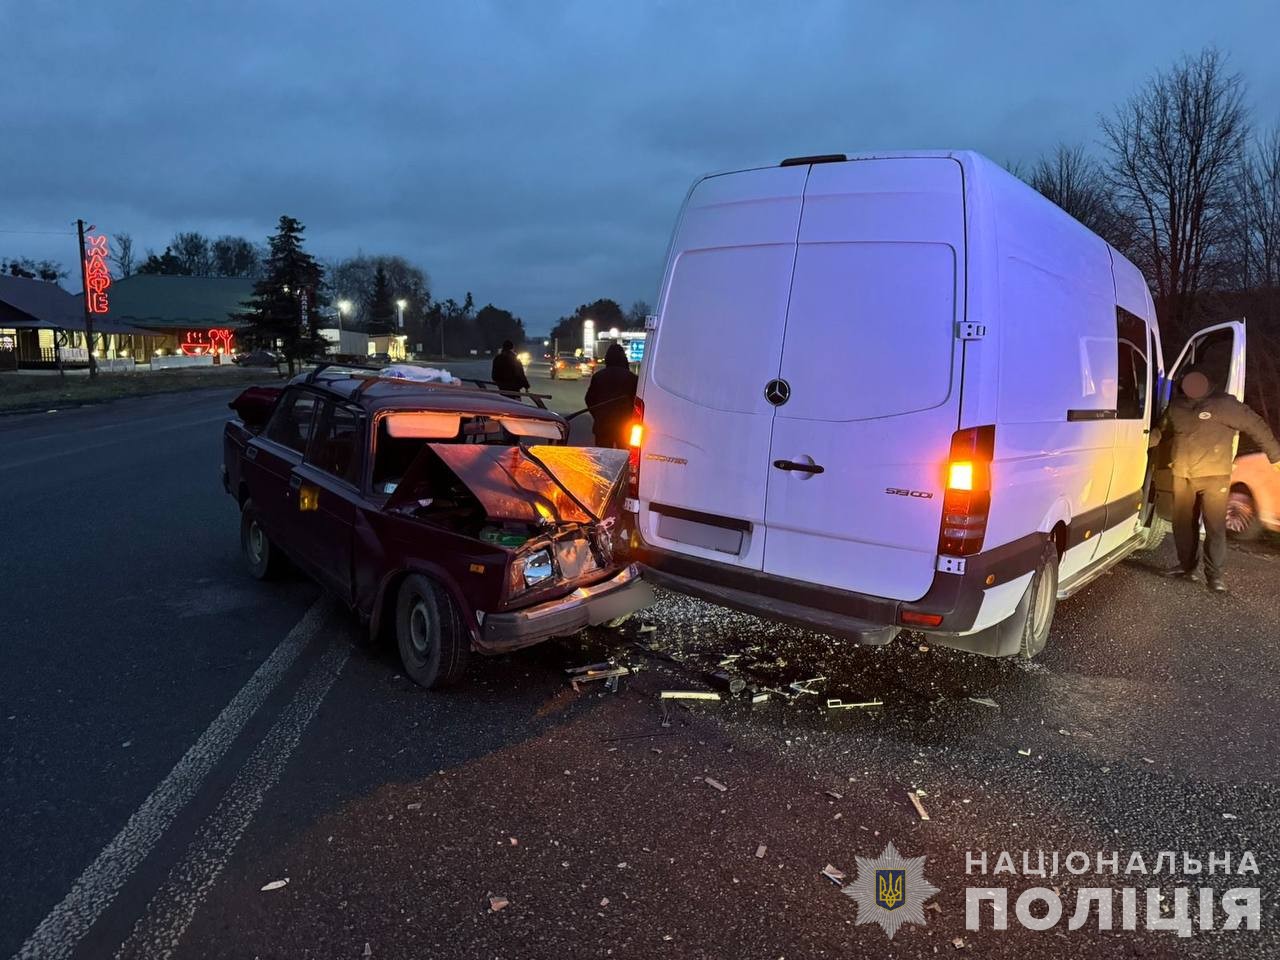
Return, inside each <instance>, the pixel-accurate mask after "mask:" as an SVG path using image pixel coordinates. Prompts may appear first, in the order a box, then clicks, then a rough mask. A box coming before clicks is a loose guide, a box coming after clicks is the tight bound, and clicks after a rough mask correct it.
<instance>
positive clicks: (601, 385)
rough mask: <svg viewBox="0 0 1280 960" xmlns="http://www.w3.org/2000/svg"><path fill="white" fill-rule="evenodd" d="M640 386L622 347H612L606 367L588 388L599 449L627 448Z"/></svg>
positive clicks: (593, 376)
mask: <svg viewBox="0 0 1280 960" xmlns="http://www.w3.org/2000/svg"><path fill="white" fill-rule="evenodd" d="M638 382H639V378H638V377H637V376H636V375H635V374H634V373H632V372H631V367H630V366H629V365H628V363H627V351H626V350H624V349H622V344H620V343H614V344H611V345H610V347H609V349H608V350H606V351H605V354H604V366H603V367H602V368H601V369H599V370H597V371H596V372H595V373H593V374H592V375H591V383H590V384H589V385H588V387H587V407H588V409H590V410H591V430H592V432H593V433H594V434H595V437H596V446H597V447H625V446H626V445H627V437H626V432H627V425H628V424H629V423H630V422H631V416H632V412H633V401H634V400H635V396H636V384H637V383H638Z"/></svg>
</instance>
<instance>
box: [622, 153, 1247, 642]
mask: <svg viewBox="0 0 1280 960" xmlns="http://www.w3.org/2000/svg"><path fill="white" fill-rule="evenodd" d="M658 302H659V304H661V309H660V312H659V314H658V316H657V319H656V329H655V330H654V331H653V332H652V333H651V334H650V337H649V340H648V346H647V351H648V353H647V357H646V362H645V363H644V364H643V366H642V371H641V381H640V386H639V390H638V400H637V403H636V424H635V426H633V428H632V429H631V431H630V433H629V437H630V439H631V441H632V442H633V443H634V444H636V446H635V448H634V450H633V470H632V489H631V498H630V500H629V503H628V509H630V510H632V511H633V512H634V517H635V529H634V532H633V534H632V536H631V543H632V546H633V548H634V550H635V555H636V556H637V557H638V558H639V559H640V560H641V561H642V562H643V564H644V565H646V567H647V568H648V569H647V571H646V577H649V578H651V579H652V580H653V581H654V582H656V583H658V584H660V585H664V586H667V587H671V588H673V589H676V590H681V591H683V592H686V593H690V594H693V595H695V596H701V597H705V598H707V599H710V600H713V601H714V602H716V603H721V604H727V605H729V606H733V607H738V608H740V609H743V610H748V611H751V612H754V613H759V614H762V615H765V616H770V617H774V618H776V619H779V620H784V621H788V622H793V623H798V624H803V625H806V626H810V627H815V628H817V629H820V630H824V631H827V632H829V633H833V634H837V635H841V636H846V637H851V638H854V639H857V640H859V641H861V642H864V643H884V642H888V641H889V640H890V639H892V638H893V637H894V636H895V635H896V634H897V633H898V632H899V631H900V630H901V629H903V628H909V629H914V630H921V631H924V632H926V633H930V634H933V635H934V638H935V640H936V642H937V643H939V644H941V645H945V646H952V647H957V648H960V649H964V650H970V651H974V652H978V653H983V654H989V655H1011V654H1021V655H1023V656H1026V657H1030V656H1034V655H1035V654H1036V653H1038V652H1039V651H1040V650H1041V649H1042V648H1043V646H1044V644H1045V641H1046V639H1047V638H1048V636H1049V628H1050V625H1051V623H1052V620H1053V614H1054V609H1055V605H1056V604H1057V602H1058V601H1059V600H1061V599H1064V598H1066V597H1068V596H1070V595H1071V594H1073V593H1074V592H1075V591H1077V590H1079V589H1080V588H1081V587H1083V586H1085V585H1086V584H1087V583H1089V582H1090V581H1092V580H1093V579H1094V578H1096V577H1098V576H1099V575H1100V574H1102V573H1103V572H1104V571H1106V570H1107V569H1108V568H1109V567H1110V566H1112V565H1113V564H1115V563H1116V562H1118V561H1119V560H1121V559H1122V558H1124V557H1125V556H1127V555H1128V554H1129V553H1131V552H1132V551H1134V550H1137V549H1139V548H1142V547H1144V546H1150V545H1152V544H1154V543H1155V542H1156V541H1157V540H1158V539H1159V537H1160V536H1161V534H1162V532H1163V529H1164V527H1163V525H1162V524H1161V522H1160V521H1159V520H1158V517H1159V516H1160V513H1161V511H1162V510H1163V509H1164V508H1165V507H1166V506H1167V503H1165V498H1157V497H1156V496H1155V490H1156V487H1157V486H1158V484H1157V483H1156V482H1155V481H1154V480H1153V474H1154V471H1153V469H1152V459H1151V458H1150V457H1149V456H1148V449H1147V440H1148V431H1149V429H1150V427H1151V424H1152V422H1153V418H1155V417H1157V416H1159V414H1160V412H1161V410H1162V404H1163V403H1164V402H1165V398H1166V396H1167V391H1168V382H1169V379H1170V378H1171V377H1176V376H1177V375H1178V374H1179V372H1180V371H1181V370H1183V369H1185V367H1186V365H1187V364H1188V363H1192V362H1194V363H1195V364H1196V366H1197V368H1198V369H1201V370H1203V371H1205V372H1206V373H1209V374H1210V377H1211V379H1216V381H1217V383H1218V384H1220V385H1225V386H1226V388H1227V389H1228V390H1229V391H1230V392H1231V393H1233V394H1235V395H1236V396H1241V395H1242V393H1243V388H1244V325H1243V323H1235V322H1233V323H1225V324H1219V325H1216V326H1213V327H1210V328H1208V329H1206V330H1203V331H1201V332H1200V333H1199V334H1197V335H1196V336H1195V337H1194V338H1193V339H1192V341H1191V342H1190V343H1189V344H1188V346H1187V349H1186V350H1185V351H1184V353H1183V355H1182V356H1181V357H1180V358H1179V360H1178V361H1177V362H1176V363H1175V364H1173V365H1172V367H1170V368H1169V370H1168V371H1167V372H1166V369H1165V366H1164V360H1163V355H1162V353H1161V348H1160V333H1159V329H1158V327H1157V324H1156V317H1155V311H1154V309H1153V305H1152V300H1151V296H1150V294H1149V292H1148V286H1147V283H1146V281H1145V279H1144V278H1143V276H1142V274H1141V273H1140V272H1139V271H1138V269H1137V268H1136V267H1134V266H1133V265H1132V264H1131V263H1129V261H1127V260H1126V259H1125V258H1124V257H1123V256H1121V254H1120V253H1119V252H1118V251H1117V250H1115V249H1114V248H1112V247H1110V246H1109V245H1108V244H1107V242H1106V241H1104V240H1103V239H1102V238H1100V237H1098V236H1097V235H1095V234H1093V233H1091V232H1090V231H1089V230H1088V229H1086V228H1085V227H1084V226H1082V225H1081V224H1080V223H1079V222H1077V221H1076V220H1074V219H1072V218H1071V217H1070V216H1068V215H1067V214H1066V213H1064V212H1063V211H1062V210H1061V209H1059V208H1058V207H1057V206H1055V205H1054V204H1052V203H1051V202H1049V201H1048V200H1046V199H1045V198H1044V197H1042V196H1041V195H1040V194H1039V193H1037V192H1036V191H1035V190H1033V189H1031V188H1030V187H1028V186H1027V185H1026V184H1024V183H1023V182H1022V181H1021V180H1019V179H1018V178H1016V177H1014V176H1012V175H1010V174H1009V173H1008V172H1006V171H1005V170H1003V169H1002V168H1001V167H1000V166H999V165H998V164H995V163H993V162H991V161H990V160H988V159H986V158H985V157H982V156H980V155H978V154H975V153H969V152H956V153H948V152H932V153H903V154H886V155H879V156H874V157H871V156H868V157H857V158H853V159H846V157H844V156H843V155H836V156H830V157H809V158H796V159H792V160H786V161H783V162H782V163H781V164H779V165H778V166H773V167H759V168H755V169H749V170H740V171H736V172H731V173H725V174H717V175H712V176H707V177H704V178H702V179H701V180H699V181H698V182H696V183H695V184H694V186H693V188H692V190H691V191H690V193H689V195H688V198H687V200H686V202H685V205H684V207H683V209H682V211H681V213H680V215H679V219H678V221H677V225H676V230H675V235H674V237H673V240H672V244H671V248H670V255H669V258H668V262H667V266H666V270H665V274H664V277H663V281H662V291H661V294H660V296H659V300H658ZM726 330H731V342H730V341H726V333H725V331H726Z"/></svg>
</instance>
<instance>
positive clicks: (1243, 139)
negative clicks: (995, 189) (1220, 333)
mask: <svg viewBox="0 0 1280 960" xmlns="http://www.w3.org/2000/svg"><path fill="white" fill-rule="evenodd" d="M1247 97H1248V86H1247V84H1246V82H1245V79H1244V77H1243V76H1242V75H1241V74H1239V73H1237V72H1234V71H1232V70H1231V69H1230V67H1229V65H1228V62H1227V58H1226V57H1225V56H1223V55H1222V54H1221V53H1220V52H1219V51H1218V50H1216V49H1214V48H1212V47H1210V48H1206V49H1205V50H1202V51H1201V52H1199V53H1198V54H1195V55H1189V56H1185V57H1183V58H1182V59H1180V60H1179V61H1178V62H1177V63H1175V64H1174V65H1173V66H1172V67H1171V68H1170V69H1168V70H1164V71H1161V72H1158V73H1156V74H1155V75H1154V76H1152V77H1151V78H1149V79H1148V80H1147V81H1146V82H1145V83H1144V84H1143V85H1142V86H1141V87H1140V88H1139V89H1138V90H1137V91H1136V92H1135V93H1134V94H1133V95H1132V96H1130V97H1129V98H1128V99H1127V100H1125V101H1124V102H1122V103H1121V104H1119V105H1118V106H1116V107H1115V108H1114V110H1113V111H1112V112H1111V113H1110V114H1107V115H1104V116H1102V117H1100V118H1099V121H1098V127H1099V146H1100V148H1101V149H1100V150H1099V151H1098V152H1096V153H1094V152H1091V151H1090V150H1089V149H1087V148H1086V147H1085V146H1084V145H1083V144H1059V145H1058V146H1057V147H1056V148H1055V149H1054V150H1053V151H1051V152H1050V153H1049V154H1048V155H1046V156H1044V157H1041V158H1039V159H1038V160H1037V161H1035V162H1034V163H1033V164H1032V165H1031V166H1030V167H1027V168H1022V167H1019V166H1017V165H1014V166H1013V167H1012V168H1011V169H1012V170H1013V172H1015V173H1017V174H1018V175H1019V176H1021V177H1022V178H1023V179H1024V180H1026V181H1027V182H1028V183H1030V184H1031V186H1033V187H1035V188H1036V189H1037V190H1039V191H1040V192H1041V193H1042V194H1044V195H1045V196H1046V197H1048V198H1049V199H1050V200H1052V201H1053V202H1054V203H1056V204H1058V206H1060V207H1062V208H1063V209H1064V210H1066V211H1067V212H1068V213H1070V214H1071V215H1072V216H1074V217H1075V218H1076V219H1077V220H1079V221H1080V222H1081V223H1083V224H1084V225H1085V226H1087V227H1089V228H1090V229H1091V230H1093V231H1094V232H1095V233H1097V234H1099V235H1100V236H1102V237H1103V238H1104V239H1106V240H1107V241H1109V242H1110V243H1111V244H1112V246H1114V247H1115V248H1116V249H1118V250H1119V251H1120V252H1121V253H1123V254H1124V255H1125V256H1126V257H1128V258H1129V259H1130V260H1132V261H1133V262H1134V264H1136V265H1137V266H1138V268H1139V269H1141V270H1142V272H1143V273H1144V274H1145V275H1146V277H1147V280H1148V282H1149V283H1150V284H1151V288H1152V295H1153V299H1154V300H1155V305H1156V314H1157V317H1158V318H1159V320H1160V325H1161V328H1162V330H1163V331H1164V333H1165V335H1166V338H1167V340H1168V341H1169V345H1170V346H1171V347H1173V348H1174V349H1176V348H1177V347H1178V346H1180V344H1181V343H1182V342H1184V341H1185V340H1186V339H1187V337H1188V336H1190V334H1192V333H1193V332H1194V331H1195V330H1196V329H1197V328H1199V327H1201V326H1203V325H1205V324H1207V323H1209V322H1211V321H1213V320H1225V319H1233V318H1238V317H1240V316H1246V317H1247V318H1248V321H1249V349H1248V351H1247V358H1248V371H1247V375H1246V385H1247V389H1248V392H1249V401H1250V402H1251V403H1252V404H1253V405H1254V406H1255V408H1256V409H1258V410H1259V412H1261V413H1262V414H1263V415H1264V416H1265V417H1267V419H1268V420H1270V421H1271V423H1272V424H1273V425H1278V426H1280V120H1277V121H1276V122H1275V123H1274V124H1273V125H1272V126H1270V127H1269V128H1268V127H1263V128H1259V127H1258V126H1257V125H1255V124H1254V122H1253V118H1252V117H1251V116H1250V112H1249V109H1248V106H1247Z"/></svg>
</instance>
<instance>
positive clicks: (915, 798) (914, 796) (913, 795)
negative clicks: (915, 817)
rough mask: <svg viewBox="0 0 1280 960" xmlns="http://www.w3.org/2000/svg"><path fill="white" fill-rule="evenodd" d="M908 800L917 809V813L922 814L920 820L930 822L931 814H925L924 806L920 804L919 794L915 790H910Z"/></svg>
mask: <svg viewBox="0 0 1280 960" xmlns="http://www.w3.org/2000/svg"><path fill="white" fill-rule="evenodd" d="M907 798H908V799H909V800H910V801H911V805H912V806H913V807H915V808H916V813H918V814H920V819H921V820H928V819H929V814H928V813H926V812H925V809H924V804H923V803H921V802H920V796H919V794H918V793H917V792H916V791H915V790H908V791H907Z"/></svg>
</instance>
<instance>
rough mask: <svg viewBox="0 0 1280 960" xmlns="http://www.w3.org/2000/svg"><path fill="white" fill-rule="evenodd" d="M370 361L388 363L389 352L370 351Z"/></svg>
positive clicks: (389, 359) (389, 358) (389, 360)
mask: <svg viewBox="0 0 1280 960" xmlns="http://www.w3.org/2000/svg"><path fill="white" fill-rule="evenodd" d="M369 362H370V363H390V362H391V354H389V353H371V354H369Z"/></svg>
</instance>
